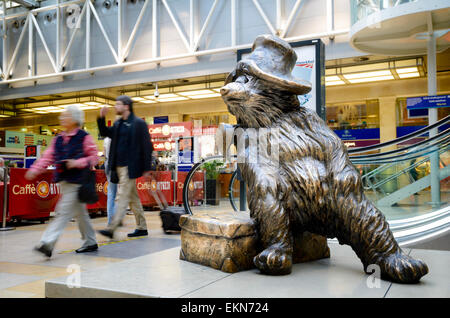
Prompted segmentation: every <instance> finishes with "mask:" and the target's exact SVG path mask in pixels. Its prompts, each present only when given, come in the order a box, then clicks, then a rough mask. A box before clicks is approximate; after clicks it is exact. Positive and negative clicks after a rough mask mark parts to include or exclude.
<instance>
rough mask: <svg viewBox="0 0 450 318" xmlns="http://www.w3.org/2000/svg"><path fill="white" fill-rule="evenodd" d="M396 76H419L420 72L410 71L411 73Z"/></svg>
mask: <svg viewBox="0 0 450 318" xmlns="http://www.w3.org/2000/svg"><path fill="white" fill-rule="evenodd" d="M398 77H400V78H411V77H420V73H419V72H412V73H404V74H398Z"/></svg>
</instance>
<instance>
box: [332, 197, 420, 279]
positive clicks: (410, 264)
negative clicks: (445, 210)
mask: <svg viewBox="0 0 450 318" xmlns="http://www.w3.org/2000/svg"><path fill="white" fill-rule="evenodd" d="M358 198H359V200H358ZM344 202H345V203H344V204H343V206H342V207H341V208H340V213H339V216H340V217H339V220H340V222H338V224H339V223H340V224H339V227H341V231H339V230H337V231H336V232H338V233H339V234H338V235H337V236H338V239H339V241H340V242H342V243H344V244H349V245H350V246H351V247H352V248H353V250H354V251H355V252H356V254H357V255H358V257H359V258H360V259H361V261H362V263H363V266H364V271H365V272H366V273H368V274H369V272H367V267H368V266H369V265H371V264H375V265H378V266H379V267H380V270H381V278H383V279H386V280H390V281H393V282H397V283H416V282H418V281H419V279H420V278H421V277H422V276H424V275H425V274H427V273H428V267H427V265H426V264H425V263H424V262H422V261H420V260H415V259H413V258H412V257H409V256H408V255H406V254H404V253H403V251H402V250H401V248H400V247H399V246H398V244H397V242H396V241H395V238H394V235H393V233H392V232H391V230H390V229H389V224H388V222H387V221H386V218H385V217H384V215H383V214H382V213H381V212H380V211H379V210H378V209H377V208H376V207H375V206H374V205H373V204H372V202H370V201H369V200H368V199H367V198H366V197H365V196H364V194H361V195H359V196H355V195H354V194H349V195H348V196H347V198H346V199H345V201H344Z"/></svg>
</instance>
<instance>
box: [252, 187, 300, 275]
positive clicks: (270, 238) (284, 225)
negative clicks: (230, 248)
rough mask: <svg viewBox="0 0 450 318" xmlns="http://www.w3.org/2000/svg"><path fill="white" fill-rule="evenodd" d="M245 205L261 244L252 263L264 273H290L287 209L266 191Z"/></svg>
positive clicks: (290, 257) (291, 240)
mask: <svg viewBox="0 0 450 318" xmlns="http://www.w3.org/2000/svg"><path fill="white" fill-rule="evenodd" d="M249 205H250V211H251V216H252V218H254V219H256V220H257V223H258V227H259V229H258V232H259V234H260V241H261V243H262V245H263V248H264V250H263V251H262V252H261V253H259V254H258V255H256V256H255V257H254V259H253V262H254V264H255V266H256V267H257V268H258V269H259V270H260V271H261V272H262V273H264V274H268V275H286V274H290V273H291V270H292V251H293V238H292V234H291V229H290V224H289V223H290V222H289V215H288V213H287V211H285V209H284V208H283V207H282V206H281V205H280V203H279V201H278V200H277V199H276V198H275V197H274V196H272V195H271V194H269V193H267V195H266V197H265V198H264V199H263V200H256V198H255V199H254V200H250V202H249Z"/></svg>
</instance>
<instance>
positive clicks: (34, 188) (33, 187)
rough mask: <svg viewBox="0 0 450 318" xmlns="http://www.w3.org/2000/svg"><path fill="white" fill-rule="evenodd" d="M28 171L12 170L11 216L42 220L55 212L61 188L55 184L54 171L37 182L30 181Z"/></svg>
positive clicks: (10, 187)
mask: <svg viewBox="0 0 450 318" xmlns="http://www.w3.org/2000/svg"><path fill="white" fill-rule="evenodd" d="M27 170H28V169H22V168H12V169H11V170H10V184H9V185H8V187H9V191H8V192H9V196H8V202H9V204H8V205H9V215H10V216H11V217H12V216H27V217H28V218H41V217H47V216H49V215H50V212H52V211H54V210H55V206H56V202H58V199H59V194H60V186H59V185H58V184H56V183H54V182H53V170H47V171H45V172H44V173H42V174H41V175H39V176H38V178H37V179H36V180H32V181H28V180H26V179H25V173H26V172H27Z"/></svg>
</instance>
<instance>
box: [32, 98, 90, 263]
mask: <svg viewBox="0 0 450 318" xmlns="http://www.w3.org/2000/svg"><path fill="white" fill-rule="evenodd" d="M59 121H60V125H61V126H62V127H63V128H64V131H62V132H61V134H59V135H58V136H56V137H55V138H53V140H52V144H51V145H50V147H49V148H48V149H47V150H46V151H45V152H44V154H43V156H42V157H41V158H40V159H39V160H37V161H36V162H35V163H34V164H33V165H32V166H31V168H30V169H29V170H28V171H27V173H26V174H25V178H26V179H27V180H33V179H35V178H36V177H37V176H38V175H39V174H41V173H42V172H44V171H45V168H46V167H48V166H49V165H51V164H55V166H56V169H55V172H54V177H55V181H56V182H58V183H59V184H60V189H61V197H60V199H59V201H58V203H57V205H56V209H55V212H56V214H55V218H54V219H53V220H52V221H51V222H50V224H49V225H48V227H47V229H46V230H45V232H44V234H43V235H42V238H41V241H40V243H39V245H37V246H36V247H35V250H36V251H39V252H41V253H43V254H44V255H46V256H48V257H51V255H52V251H53V248H54V246H55V244H56V241H57V240H58V237H59V236H60V235H61V234H62V232H63V230H64V227H65V226H66V224H67V222H69V221H70V220H71V219H72V218H75V219H77V221H78V227H79V230H80V232H81V237H82V239H83V240H84V242H83V245H82V246H81V248H79V249H77V250H76V252H77V253H84V252H91V251H95V250H97V249H98V245H97V241H96V238H95V231H94V228H93V227H92V224H91V221H90V218H89V214H88V211H87V209H86V205H85V204H84V203H82V202H80V201H79V200H78V189H79V187H80V186H81V183H82V179H83V175H84V173H83V172H84V171H85V169H86V168H91V167H93V166H95V164H96V163H97V161H98V157H97V147H96V145H95V143H94V139H93V138H92V136H91V135H89V134H88V133H87V132H85V131H84V130H83V129H81V127H82V125H83V121H84V113H83V111H82V110H81V108H80V107H79V106H77V105H70V106H68V107H67V108H66V111H65V112H63V113H62V114H61V115H60V117H59Z"/></svg>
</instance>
